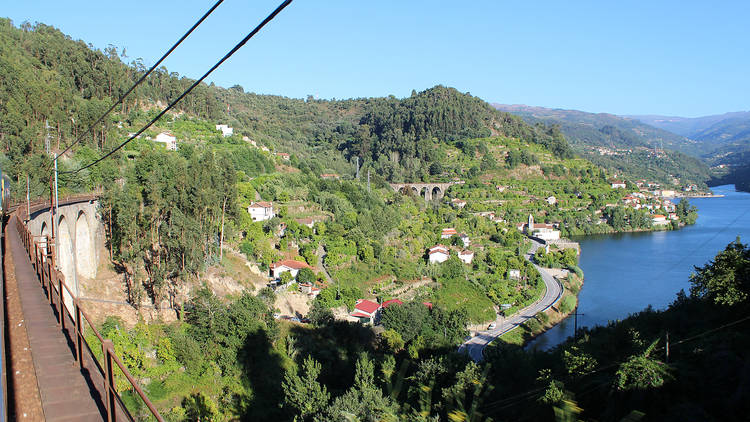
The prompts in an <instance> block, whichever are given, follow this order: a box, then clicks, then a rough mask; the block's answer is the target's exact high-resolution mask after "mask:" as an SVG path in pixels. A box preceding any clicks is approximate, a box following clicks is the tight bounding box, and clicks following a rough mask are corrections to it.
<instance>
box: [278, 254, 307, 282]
mask: <svg viewBox="0 0 750 422" xmlns="http://www.w3.org/2000/svg"><path fill="white" fill-rule="evenodd" d="M303 268H310V269H312V267H311V266H309V265H307V263H305V262H300V261H295V260H293V259H282V260H281V261H276V262H274V263H273V264H271V275H272V276H273V278H280V277H281V273H284V272H287V271H289V272H290V273H291V274H292V277H294V278H296V277H297V273H298V272H299V270H301V269H303Z"/></svg>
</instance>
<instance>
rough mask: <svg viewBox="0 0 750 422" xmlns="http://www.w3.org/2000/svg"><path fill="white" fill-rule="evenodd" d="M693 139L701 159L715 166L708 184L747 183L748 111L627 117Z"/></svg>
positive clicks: (745, 187)
mask: <svg viewBox="0 0 750 422" xmlns="http://www.w3.org/2000/svg"><path fill="white" fill-rule="evenodd" d="M630 117H632V118H635V119H638V120H641V121H642V122H645V123H648V124H651V125H653V126H656V127H660V128H662V129H666V130H671V131H673V132H675V133H679V134H682V135H684V136H688V137H690V138H691V139H694V140H695V141H696V142H697V145H696V146H697V150H698V151H699V152H700V153H701V156H702V158H703V159H704V160H705V161H706V162H707V163H709V164H710V165H711V166H714V167H715V168H716V171H715V173H714V176H713V178H712V180H711V181H710V184H712V185H714V184H725V183H734V184H736V185H737V188H738V189H740V190H748V186H750V165H748V164H747V163H748V160H749V159H750V112H748V111H739V112H733V113H725V114H719V115H713V116H703V117H695V118H687V117H669V116H630Z"/></svg>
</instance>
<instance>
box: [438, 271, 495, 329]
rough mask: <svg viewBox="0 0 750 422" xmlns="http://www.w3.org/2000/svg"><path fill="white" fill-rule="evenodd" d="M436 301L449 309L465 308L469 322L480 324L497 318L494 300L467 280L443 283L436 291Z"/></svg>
mask: <svg viewBox="0 0 750 422" xmlns="http://www.w3.org/2000/svg"><path fill="white" fill-rule="evenodd" d="M434 302H435V303H436V304H437V305H438V306H441V307H443V308H446V309H448V310H454V309H465V310H466V312H467V313H468V315H469V322H472V323H475V324H479V323H484V322H488V321H493V320H494V319H495V310H494V308H493V306H492V305H493V304H492V301H491V300H490V299H489V298H488V297H487V295H485V294H484V292H482V291H481V290H480V289H478V288H477V287H476V286H474V285H473V284H471V283H469V282H468V281H465V280H452V281H448V282H445V283H443V284H442V285H441V286H440V288H438V289H437V290H436V291H435V292H434Z"/></svg>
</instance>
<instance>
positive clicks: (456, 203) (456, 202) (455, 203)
mask: <svg viewBox="0 0 750 422" xmlns="http://www.w3.org/2000/svg"><path fill="white" fill-rule="evenodd" d="M451 205H452V206H453V207H455V208H459V209H460V208H463V207H465V206H466V201H464V200H463V199H458V198H455V199H453V200H451Z"/></svg>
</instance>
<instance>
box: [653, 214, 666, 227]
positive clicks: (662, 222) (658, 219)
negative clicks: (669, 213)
mask: <svg viewBox="0 0 750 422" xmlns="http://www.w3.org/2000/svg"><path fill="white" fill-rule="evenodd" d="M651 220H652V221H653V223H654V226H666V225H667V224H669V221H667V217H666V216H664V215H661V214H654V215H653V216H652V217H651Z"/></svg>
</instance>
